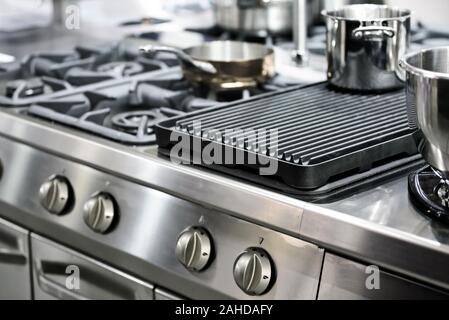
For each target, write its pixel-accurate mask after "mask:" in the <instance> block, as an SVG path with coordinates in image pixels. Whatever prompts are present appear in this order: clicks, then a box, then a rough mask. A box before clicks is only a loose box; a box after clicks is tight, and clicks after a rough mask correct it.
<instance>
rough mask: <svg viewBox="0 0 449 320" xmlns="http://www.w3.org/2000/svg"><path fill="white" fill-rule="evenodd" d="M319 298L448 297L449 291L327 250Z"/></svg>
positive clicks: (390, 298)
mask: <svg viewBox="0 0 449 320" xmlns="http://www.w3.org/2000/svg"><path fill="white" fill-rule="evenodd" d="M318 299H321V300H360V299H370V300H371V299H373V300H374V299H376V300H377V299H386V300H396V299H407V300H408V299H449V295H448V294H446V293H444V292H441V291H437V290H434V289H432V288H429V287H425V286H422V285H420V284H418V283H415V282H412V281H409V280H406V279H403V278H400V277H397V276H395V275H392V274H390V273H387V272H384V271H382V270H379V269H377V270H376V269H374V268H372V266H367V265H363V264H360V263H356V262H353V261H351V260H347V259H345V258H341V257H339V256H336V255H333V254H329V253H326V256H325V259H324V265H323V273H322V276H321V283H320V290H319V296H318Z"/></svg>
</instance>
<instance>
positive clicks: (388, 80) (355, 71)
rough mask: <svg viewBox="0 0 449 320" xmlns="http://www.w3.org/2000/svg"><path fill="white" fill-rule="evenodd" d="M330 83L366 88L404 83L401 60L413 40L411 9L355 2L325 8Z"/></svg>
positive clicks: (372, 89) (375, 89)
mask: <svg viewBox="0 0 449 320" xmlns="http://www.w3.org/2000/svg"><path fill="white" fill-rule="evenodd" d="M323 16H324V17H325V19H326V27H327V61H328V79H329V82H330V83H331V84H333V85H335V86H337V87H340V88H344V89H351V90H362V91H383V90H392V89H396V88H400V87H403V86H404V81H405V72H404V70H402V69H401V68H400V67H399V59H400V58H401V57H402V56H403V55H404V54H405V53H406V51H407V49H408V46H409V42H410V22H411V12H410V11H409V10H402V9H399V8H393V7H389V6H383V5H371V4H361V5H351V6H345V7H342V8H341V9H337V10H332V11H323Z"/></svg>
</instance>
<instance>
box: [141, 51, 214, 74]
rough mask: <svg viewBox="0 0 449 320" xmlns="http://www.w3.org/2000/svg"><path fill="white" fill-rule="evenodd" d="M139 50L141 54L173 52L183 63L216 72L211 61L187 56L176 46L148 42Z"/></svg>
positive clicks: (206, 71)
mask: <svg viewBox="0 0 449 320" xmlns="http://www.w3.org/2000/svg"><path fill="white" fill-rule="evenodd" d="M139 51H140V52H141V53H143V54H146V55H150V56H152V55H154V54H156V53H157V52H168V53H173V54H174V55H176V56H177V57H178V59H179V60H181V61H182V62H184V63H185V64H188V65H190V66H192V67H195V68H197V69H198V70H201V71H203V72H205V73H210V74H216V73H217V69H216V68H215V67H214V66H213V65H212V64H211V63H209V62H205V61H198V60H195V59H193V58H192V57H191V56H189V55H188V54H187V53H185V52H184V51H182V50H181V49H178V48H173V47H166V46H154V45H151V44H150V45H146V46H143V47H140V49H139Z"/></svg>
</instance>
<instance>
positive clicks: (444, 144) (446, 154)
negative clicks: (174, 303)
mask: <svg viewBox="0 0 449 320" xmlns="http://www.w3.org/2000/svg"><path fill="white" fill-rule="evenodd" d="M401 65H402V67H404V69H405V70H406V71H407V86H406V90H407V102H408V108H409V118H410V122H411V123H412V124H416V125H418V127H419V129H420V131H421V132H422V134H423V136H422V137H419V139H418V145H419V149H420V152H421V153H422V154H423V156H424V158H425V159H426V160H427V162H428V163H429V164H430V165H432V167H434V168H435V169H438V170H440V171H441V172H443V173H445V174H446V176H447V175H449V47H443V48H434V49H428V50H423V51H420V52H415V53H411V54H409V55H408V56H406V57H404V59H403V60H402V61H401Z"/></svg>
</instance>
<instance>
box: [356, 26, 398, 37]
mask: <svg viewBox="0 0 449 320" xmlns="http://www.w3.org/2000/svg"><path fill="white" fill-rule="evenodd" d="M395 35H396V31H395V30H394V29H393V28H390V27H384V26H364V27H359V28H357V29H354V31H352V37H353V38H354V39H356V40H376V39H379V40H383V39H385V38H393V37H394V36H395Z"/></svg>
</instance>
